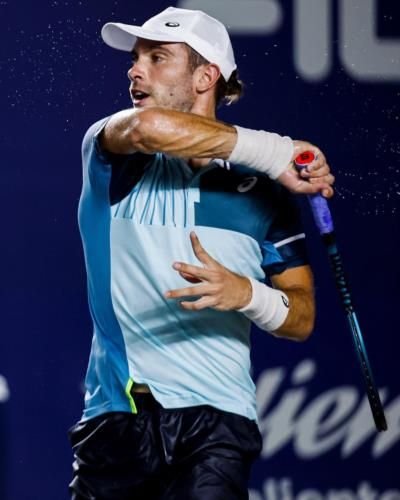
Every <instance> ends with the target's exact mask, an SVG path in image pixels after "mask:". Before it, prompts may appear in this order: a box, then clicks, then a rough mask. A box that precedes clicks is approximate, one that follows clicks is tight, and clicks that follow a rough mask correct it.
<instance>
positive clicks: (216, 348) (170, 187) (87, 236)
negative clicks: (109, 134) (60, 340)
mask: <svg viewBox="0 0 400 500" xmlns="http://www.w3.org/2000/svg"><path fill="white" fill-rule="evenodd" d="M106 121H107V118H106V119H104V120H101V121H99V122H97V123H95V124H94V125H93V126H92V127H90V129H89V130H88V132H87V133H86V135H85V138H84V140H83V189H82V195H81V199H80V204H79V226H80V231H81V236H82V241H83V247H84V254H85V262H86V269H87V280H88V299H89V307H90V313H91V316H92V319H93V325H94V334H93V341H92V348H91V353H90V360H89V366H88V371H87V376H86V394H85V410H84V414H83V419H84V420H85V419H88V418H92V417H95V416H97V415H100V414H102V413H106V412H113V411H126V412H135V411H136V409H135V403H134V400H133V399H132V396H131V387H132V384H133V383H144V384H148V385H149V387H150V389H151V392H152V394H153V396H154V397H155V398H156V399H157V401H159V403H160V404H161V405H162V406H163V407H164V408H181V407H188V406H197V405H210V406H213V407H215V408H218V409H221V410H224V411H228V412H233V413H236V414H239V415H243V416H245V417H247V418H249V419H252V420H256V418H257V417H256V403H255V386H254V383H253V381H252V379H251V376H250V326H251V324H250V321H249V320H248V319H247V318H246V317H245V316H244V315H243V314H241V313H239V312H237V311H227V312H220V311H216V310H214V309H210V308H208V309H205V310H202V311H187V310H184V309H182V308H181V307H180V305H179V302H178V301H176V300H171V299H166V298H164V293H165V292H166V291H167V290H173V289H176V288H182V287H185V286H191V285H190V284H188V282H187V281H185V280H184V279H183V278H182V277H181V276H180V275H179V273H178V272H177V271H175V270H174V269H173V268H172V263H173V262H175V261H180V262H186V263H190V264H194V265H197V266H201V263H200V262H199V261H198V260H197V258H196V256H195V255H194V253H193V249H192V246H191V243H190V238H189V233H190V231H192V230H195V231H196V234H197V235H198V237H199V239H200V242H201V244H202V246H203V247H204V249H205V250H206V251H207V252H208V253H209V254H210V255H211V256H212V257H213V258H214V259H216V260H217V261H218V262H219V263H221V264H222V265H223V266H225V267H227V268H228V269H230V270H231V271H234V272H235V273H238V274H241V275H245V276H252V277H253V278H256V279H258V280H261V281H262V280H264V279H265V277H266V275H267V276H268V275H271V274H276V273H279V272H282V271H283V270H284V269H287V268H288V267H295V266H299V265H303V264H305V263H306V260H305V253H304V239H303V238H304V234H303V233H302V228H301V226H300V225H299V224H300V223H299V218H298V213H297V212H298V208H297V207H296V206H295V205H293V201H292V199H291V196H290V195H289V194H288V193H287V192H286V191H285V190H284V189H283V188H282V187H281V186H279V185H278V184H276V183H274V182H272V181H270V180H269V179H268V178H267V177H266V176H264V175H263V174H260V173H258V172H255V171H254V170H251V169H249V168H247V167H243V166H240V165H229V164H227V163H226V162H225V163H224V162H218V161H213V162H211V163H210V164H209V165H208V166H207V167H204V168H200V169H197V170H192V169H191V168H190V167H189V165H188V164H187V163H186V162H185V161H183V160H181V159H177V158H170V157H167V156H165V155H163V154H155V155H144V154H142V153H136V154H134V155H114V154H109V153H106V152H104V151H101V148H100V146H99V142H98V135H99V133H100V132H101V130H102V128H103V127H104V125H105V123H106ZM193 286H196V285H193Z"/></svg>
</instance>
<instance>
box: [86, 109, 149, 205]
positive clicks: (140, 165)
mask: <svg viewBox="0 0 400 500" xmlns="http://www.w3.org/2000/svg"><path fill="white" fill-rule="evenodd" d="M110 118H111V117H110V116H108V117H106V118H103V119H102V120H99V121H98V122H96V123H94V124H93V125H92V126H91V127H90V128H89V129H88V131H87V132H86V134H85V137H84V138H83V142H82V164H83V181H84V184H86V185H88V187H89V189H91V190H93V191H95V192H98V193H99V194H101V195H102V196H105V195H106V193H105V189H106V188H107V190H108V192H107V196H108V197H109V199H110V202H111V204H113V203H115V202H116V201H118V200H120V199H122V198H123V197H124V196H126V195H127V193H128V192H129V191H130V190H131V189H132V188H133V187H134V186H135V184H136V183H137V182H138V181H139V180H140V178H141V177H142V175H143V172H144V169H145V168H146V166H147V165H148V164H149V163H150V161H151V159H152V158H153V155H146V154H144V153H140V152H137V153H133V154H130V155H122V154H116V153H111V152H109V151H106V150H105V149H103V148H102V147H101V143H100V135H101V133H102V131H103V130H104V127H105V126H106V124H107V122H108V120H109V119H110Z"/></svg>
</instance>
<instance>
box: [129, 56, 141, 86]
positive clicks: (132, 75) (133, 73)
mask: <svg viewBox="0 0 400 500" xmlns="http://www.w3.org/2000/svg"><path fill="white" fill-rule="evenodd" d="M143 76H144V65H143V63H142V62H139V58H138V59H136V61H135V62H133V63H132V66H131V67H130V68H129V70H128V78H129V80H130V81H131V82H133V81H135V79H137V78H143Z"/></svg>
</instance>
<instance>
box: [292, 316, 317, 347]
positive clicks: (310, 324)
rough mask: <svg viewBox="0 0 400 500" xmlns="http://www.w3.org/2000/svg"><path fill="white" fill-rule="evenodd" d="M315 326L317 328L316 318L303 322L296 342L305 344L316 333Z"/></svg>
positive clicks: (298, 330)
mask: <svg viewBox="0 0 400 500" xmlns="http://www.w3.org/2000/svg"><path fill="white" fill-rule="evenodd" d="M314 326H315V317H314V316H312V317H310V318H307V319H305V320H304V321H303V322H302V325H301V326H300V327H299V328H298V329H297V331H296V336H295V339H294V340H297V341H298V342H305V341H306V340H307V339H308V338H309V337H310V336H311V334H312V332H313V331H314Z"/></svg>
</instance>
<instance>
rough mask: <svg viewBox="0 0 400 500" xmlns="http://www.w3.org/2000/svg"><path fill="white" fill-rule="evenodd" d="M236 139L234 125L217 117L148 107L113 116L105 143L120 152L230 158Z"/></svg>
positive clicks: (109, 149) (103, 140) (103, 138)
mask: <svg viewBox="0 0 400 500" xmlns="http://www.w3.org/2000/svg"><path fill="white" fill-rule="evenodd" d="M236 140H237V133H236V130H235V128H234V127H231V126H229V125H226V124H224V123H222V122H219V121H217V120H212V119H209V118H205V117H202V116H199V115H195V114H193V113H184V112H181V111H173V110H168V109H164V108H147V109H143V110H126V111H121V112H119V113H116V114H115V115H113V116H112V117H111V118H110V120H109V121H108V123H107V125H106V127H105V129H104V132H103V137H102V144H103V147H104V148H105V149H107V150H108V151H111V152H113V153H120V154H130V153H133V152H135V151H140V152H143V153H154V152H163V153H166V154H169V155H171V156H176V157H180V158H222V159H227V158H228V157H229V155H230V154H231V152H232V150H233V148H234V146H235V144H236Z"/></svg>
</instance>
